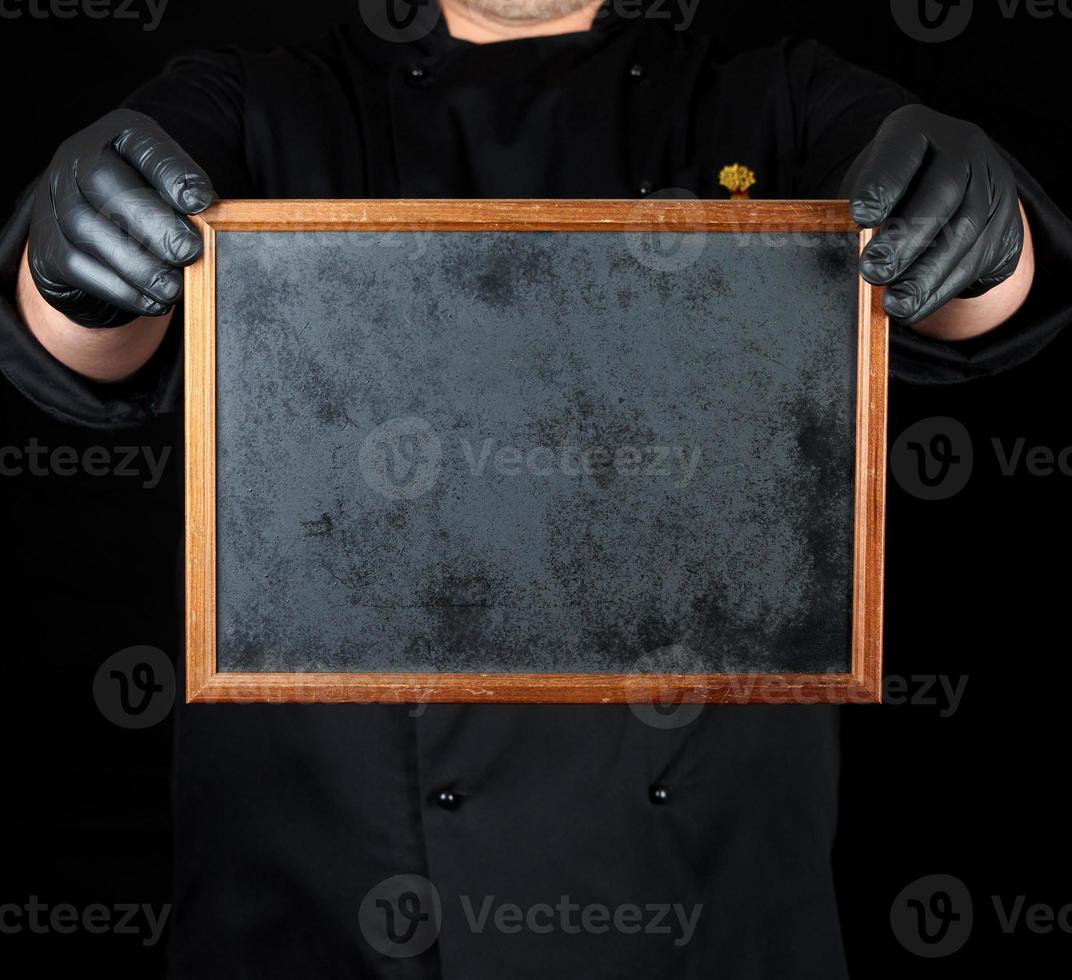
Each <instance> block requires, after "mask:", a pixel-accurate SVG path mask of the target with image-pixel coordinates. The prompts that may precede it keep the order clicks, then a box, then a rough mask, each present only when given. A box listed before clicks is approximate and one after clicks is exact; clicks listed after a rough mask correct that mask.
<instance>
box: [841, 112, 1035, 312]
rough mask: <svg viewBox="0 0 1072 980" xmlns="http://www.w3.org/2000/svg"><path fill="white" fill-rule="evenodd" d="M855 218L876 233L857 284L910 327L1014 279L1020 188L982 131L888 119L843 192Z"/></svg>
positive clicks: (920, 119) (912, 116)
mask: <svg viewBox="0 0 1072 980" xmlns="http://www.w3.org/2000/svg"><path fill="white" fill-rule="evenodd" d="M842 186H843V188H844V189H845V190H846V191H847V195H848V197H849V201H850V205H851V209H852V217H853V219H854V220H855V221H856V222H857V223H858V224H860V225H863V226H864V227H865V228H874V227H876V226H880V227H879V230H878V232H877V233H876V234H875V237H874V238H872V239H871V241H870V242H869V243H868V245H867V247H866V248H865V249H864V251H863V254H862V255H861V256H860V275H862V276H863V277H864V279H866V280H867V281H868V282H870V283H873V284H875V285H885V286H887V289H886V295H885V299H884V303H883V305H884V306H885V308H886V312H887V313H888V314H889V315H890V316H891V317H896V318H897V319H898V320H901V321H902V322H903V323H905V324H908V325H911V324H914V323H918V322H919V321H920V320H922V319H923V318H924V317H926V316H929V315H930V314H931V313H933V312H934V311H935V310H936V309H938V307H940V306H942V305H943V304H944V303H946V302H948V301H949V300H951V299H953V298H955V297H957V296H979V295H981V294H983V293H985V292H986V291H987V290H988V289H991V288H992V287H994V286H996V285H997V284H998V283H1000V282H1003V281H1004V280H1005V279H1008V278H1009V276H1011V275H1012V274H1013V272H1015V271H1016V266H1017V263H1018V262H1019V261H1020V251H1021V249H1022V248H1023V244H1024V228H1023V222H1022V220H1021V218H1020V207H1019V203H1018V198H1017V190H1016V179H1015V177H1014V176H1013V173H1012V169H1011V168H1010V166H1009V164H1008V163H1007V162H1006V160H1005V158H1004V157H1003V156H1002V155H1001V153H1000V152H999V151H998V149H997V147H996V146H994V144H993V143H991V142H990V139H989V138H988V137H987V135H986V133H984V132H983V131H982V130H981V129H980V128H979V127H978V126H976V125H974V124H972V123H968V122H964V121H962V120H960V119H953V118H951V117H950V116H943V115H942V114H941V113H939V112H934V111H933V110H931V109H927V108H926V107H924V106H920V105H909V106H904V107H903V108H901V109H898V110H897V111H896V112H893V113H891V114H890V115H889V116H888V117H887V118H886V120H885V121H884V122H883V123H882V125H881V127H879V131H878V133H877V134H876V135H875V138H874V139H873V140H872V141H871V143H870V144H868V146H867V148H866V149H865V150H864V151H863V153H861V154H860V156H859V157H858V158H857V159H856V161H855V162H854V163H853V165H852V167H851V168H850V170H849V173H848V175H847V176H846V178H845V182H844V183H843V185H842Z"/></svg>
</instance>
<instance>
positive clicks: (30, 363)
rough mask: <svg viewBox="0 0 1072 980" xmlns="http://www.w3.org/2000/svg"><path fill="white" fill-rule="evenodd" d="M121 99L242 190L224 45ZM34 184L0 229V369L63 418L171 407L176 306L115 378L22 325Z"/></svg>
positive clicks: (175, 382) (118, 416)
mask: <svg viewBox="0 0 1072 980" xmlns="http://www.w3.org/2000/svg"><path fill="white" fill-rule="evenodd" d="M123 104H124V105H126V106H129V107H130V108H133V109H137V110H138V111H140V112H144V113H146V114H147V115H149V116H152V118H153V119H155V120H156V121H157V122H158V123H159V124H160V125H161V126H162V127H163V128H164V130H165V131H166V132H168V133H169V134H170V135H171V136H173V137H174V138H175V139H176V140H177V141H178V142H179V144H180V145H181V146H182V147H183V148H184V149H185V150H186V151H187V152H188V153H189V154H190V156H192V157H193V158H194V159H195V160H196V161H197V162H198V163H199V164H201V166H202V167H204V168H205V170H206V171H207V172H208V174H209V176H210V177H211V178H212V182H213V185H214V186H215V188H216V190H217V192H218V193H219V194H220V195H221V196H224V197H239V196H244V195H246V194H248V193H249V187H250V181H249V178H248V168H247V166H246V156H245V151H244V142H243V128H242V118H243V74H242V67H241V61H240V57H239V55H238V54H236V53H233V52H228V51H222V52H217V53H213V54H197V55H188V56H183V57H180V58H177V59H175V60H174V61H173V62H171V63H170V64H169V65H168V66H167V68H166V69H165V70H164V71H163V72H162V73H161V74H160V75H159V76H157V78H155V79H153V80H152V81H151V82H149V83H148V84H147V85H145V86H144V87H142V88H141V89H139V90H138V91H137V92H135V93H134V94H133V95H132V96H131V97H130V98H129V99H127V100H126V101H125V102H124V103H123ZM31 192H32V187H31V188H27V190H26V191H24V192H23V194H22V196H21V197H20V198H19V200H18V203H17V204H16V207H15V210H14V212H13V213H12V215H11V216H10V218H9V219H8V221H7V223H6V225H5V226H4V227H3V230H2V231H0V371H2V372H3V374H4V375H5V377H6V378H7V379H8V381H9V382H10V383H11V384H12V385H13V386H14V387H15V388H16V389H17V390H18V391H19V392H20V393H21V394H22V395H23V396H24V397H26V398H27V399H29V400H30V401H31V402H33V403H34V404H35V405H37V406H38V407H39V408H41V409H43V410H44V411H45V412H47V413H48V414H50V415H52V416H54V417H55V418H58V419H61V420H63V421H65V422H73V423H75V424H79V425H84V426H88V427H93V428H111V427H124V428H125V427H130V426H137V425H140V424H143V423H145V422H147V421H149V420H150V419H151V418H152V417H154V416H157V415H164V414H170V413H173V412H176V411H178V409H179V406H180V405H181V395H182V357H181V348H182V307H181V305H180V306H179V307H178V308H177V309H176V311H175V315H174V317H173V319H172V323H171V326H170V328H169V329H168V333H167V336H166V338H165V340H164V342H163V344H162V345H161V347H160V349H159V350H158V351H157V353H156V354H155V355H154V356H153V358H152V359H151V360H150V361H149V363H148V364H147V365H146V366H145V367H144V368H142V370H141V371H139V372H138V374H137V375H136V376H135V377H133V378H131V379H129V380H128V381H126V382H123V383H122V384H100V383H97V382H93V381H89V380H88V379H86V378H83V377H82V376H81V375H79V374H76V373H75V372H74V371H71V370H69V369H68V368H66V367H64V366H63V365H62V364H60V363H59V361H57V360H56V359H55V358H53V357H52V356H51V355H50V354H49V353H48V352H47V351H46V350H45V349H44V348H43V347H42V346H41V345H40V344H39V343H38V342H37V340H36V338H35V337H34V336H33V334H32V333H31V332H30V330H29V329H28V328H27V326H26V324H25V323H23V322H22V320H21V319H20V318H19V315H18V313H17V310H16V305H15V283H16V279H17V276H18V268H19V263H20V261H21V258H22V252H23V248H24V247H25V244H26V238H27V235H28V233H29V226H30V203H31Z"/></svg>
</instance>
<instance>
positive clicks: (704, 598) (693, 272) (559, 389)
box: [186, 201, 886, 702]
mask: <svg viewBox="0 0 1072 980" xmlns="http://www.w3.org/2000/svg"><path fill="white" fill-rule="evenodd" d="M202 230H203V232H204V234H205V237H206V251H205V255H204V257H203V259H202V260H201V261H200V262H199V263H198V264H197V265H196V266H195V267H193V268H192V269H191V270H190V272H189V274H188V280H187V325H186V330H187V365H186V367H187V441H188V445H187V490H188V494H187V506H188V514H187V517H188V520H187V632H188V696H189V698H190V699H191V700H209V701H233V700H246V701H266V700H269V701H270V700H274V701H286V700H329V701H348V700H358V701H362V700H364V701H367V700H446V701H454V700H457V701H466V700H490V701H526V700H532V701H555V700H562V701H607V702H611V701H623V700H638V699H639V700H643V699H650V698H651V697H653V696H655V693H654V692H658V696H659V697H666V696H668V694H667V692H668V691H669V696H670V697H674V698H678V699H687V700H735V701H769V700H782V701H786V700H788V701H792V700H794V699H798V700H809V699H810V700H815V699H819V698H823V699H827V700H845V699H848V698H850V697H859V698H863V699H872V698H874V696H875V694H876V691H877V687H878V684H877V676H878V674H877V671H878V669H879V668H878V658H879V657H880V638H879V629H880V623H879V619H878V617H879V615H880V608H881V606H880V595H881V534H882V527H881V525H882V473H883V467H884V428H885V419H884V415H885V370H886V367H885V357H886V347H885V329H886V324H885V321H884V318H883V317H882V316H881V313H880V308H879V306H878V303H877V300H876V297H875V296H874V295H873V294H872V290H871V289H870V287H868V286H867V285H866V284H863V283H862V282H861V281H860V280H859V278H858V276H857V273H856V264H857V258H858V254H859V250H860V248H861V244H862V241H863V240H864V239H865V238H866V233H862V232H861V231H860V230H859V229H857V228H856V227H855V226H853V225H852V224H851V222H850V221H849V220H848V217H847V209H846V208H845V207H844V205H839V204H836V203H829V202H828V203H808V202H787V203H773V202H772V203H759V202H738V201H734V202H687V201H646V202H642V203H640V204H637V203H634V202H595V201H593V202H461V201H458V202H293V201H290V202H283V201H280V202H222V203H219V204H217V205H215V206H214V207H213V208H212V209H210V210H209V211H208V212H206V213H205V214H204V215H203V216H202Z"/></svg>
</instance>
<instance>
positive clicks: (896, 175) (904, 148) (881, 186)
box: [849, 106, 929, 228]
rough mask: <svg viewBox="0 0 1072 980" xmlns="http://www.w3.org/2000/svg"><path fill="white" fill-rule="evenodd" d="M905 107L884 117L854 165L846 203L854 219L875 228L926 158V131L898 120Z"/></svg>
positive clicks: (909, 107) (888, 212)
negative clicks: (859, 159) (883, 120)
mask: <svg viewBox="0 0 1072 980" xmlns="http://www.w3.org/2000/svg"><path fill="white" fill-rule="evenodd" d="M906 108H908V109H911V108H912V107H911V106H908V107H906ZM904 111H905V110H904V109H899V110H897V112H895V113H893V115H891V116H889V117H888V118H887V120H886V121H885V122H884V123H883V124H882V126H881V127H880V129H879V131H878V133H877V134H876V135H875V138H874V139H873V140H872V141H871V143H870V145H869V146H868V147H867V149H866V150H864V152H863V155H862V158H861V162H860V164H859V165H858V166H857V167H854V168H853V169H854V171H855V175H854V177H853V179H852V184H851V187H850V190H849V207H850V210H851V212H852V219H853V221H855V222H856V223H857V224H858V225H862V226H863V227H864V228H874V227H875V226H876V225H880V224H882V222H883V221H885V220H886V219H887V218H888V217H889V216H890V213H891V212H892V211H893V209H894V207H896V205H897V202H898V201H900V200H901V198H902V197H904V195H905V193H906V192H907V190H908V188H909V185H910V184H911V183H912V178H913V177H915V175H916V171H918V170H919V168H920V167H921V166H923V163H924V161H925V159H926V158H927V154H928V151H929V142H928V140H927V135H926V133H924V132H922V131H921V130H919V129H918V128H916V127H915V126H908V125H901V124H900V123H899V119H900V117H901V113H903V112H904Z"/></svg>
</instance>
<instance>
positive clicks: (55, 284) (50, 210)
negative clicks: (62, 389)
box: [28, 109, 213, 327]
mask: <svg viewBox="0 0 1072 980" xmlns="http://www.w3.org/2000/svg"><path fill="white" fill-rule="evenodd" d="M212 197H213V190H212V183H211V181H209V179H208V176H207V175H206V174H205V172H204V171H203V170H202V169H201V168H200V167H199V166H198V165H197V164H196V163H194V161H193V160H191V159H190V158H189V157H188V156H187V155H186V153H185V152H183V149H182V147H180V146H179V145H178V144H177V143H176V142H175V141H174V140H173V139H172V138H171V137H170V136H168V135H167V133H165V132H164V131H163V130H162V129H161V128H160V127H159V126H158V125H157V124H156V123H155V122H153V120H152V119H150V118H149V117H148V116H145V115H142V114H141V113H140V112H132V111H130V110H128V109H119V110H117V111H115V112H111V113H109V114H108V115H106V116H105V117H104V118H103V119H99V120H98V121H97V122H95V123H93V124H92V125H91V126H89V127H87V128H86V129H83V130H82V131H81V132H79V133H76V134H75V135H74V136H72V137H71V138H70V139H68V140H66V141H64V142H63V143H62V144H61V145H60V148H59V149H58V150H57V151H56V154H55V156H54V157H53V158H52V162H51V163H50V164H49V166H48V169H47V170H46V171H45V173H44V174H43V175H42V177H41V180H40V182H39V183H38V185H37V187H36V188H35V190H34V202H33V216H32V220H31V224H30V243H29V252H28V259H29V266H30V274H31V275H32V276H33V280H34V282H35V283H36V284H37V288H38V289H39V290H40V292H41V295H42V296H44V298H45V299H46V300H47V301H48V302H49V303H50V304H51V305H52V306H54V307H55V308H56V309H57V310H59V311H60V312H61V313H63V314H65V315H66V316H67V317H69V318H70V319H72V320H74V321H75V322H76V323H80V324H82V325H83V326H87V327H114V326H118V325H120V324H122V323H128V322H129V321H130V320H133V319H134V318H135V317H137V316H143V315H146V314H147V315H149V316H160V315H162V314H164V313H166V312H167V311H168V309H170V308H171V307H172V306H173V305H174V303H175V301H176V300H177V299H178V298H179V296H180V294H181V293H182V271H181V269H182V266H184V265H188V264H189V263H191V262H193V261H194V259H196V258H197V257H198V255H200V254H201V237H200V235H198V233H197V230H196V229H195V228H194V226H193V225H192V224H191V223H190V222H189V221H187V220H186V218H185V217H183V215H187V214H196V213H197V212H198V211H203V210H204V209H205V208H206V207H208V205H209V204H210V203H211V201H212Z"/></svg>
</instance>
